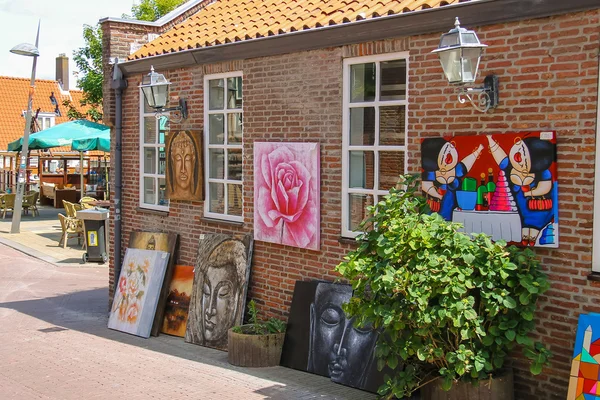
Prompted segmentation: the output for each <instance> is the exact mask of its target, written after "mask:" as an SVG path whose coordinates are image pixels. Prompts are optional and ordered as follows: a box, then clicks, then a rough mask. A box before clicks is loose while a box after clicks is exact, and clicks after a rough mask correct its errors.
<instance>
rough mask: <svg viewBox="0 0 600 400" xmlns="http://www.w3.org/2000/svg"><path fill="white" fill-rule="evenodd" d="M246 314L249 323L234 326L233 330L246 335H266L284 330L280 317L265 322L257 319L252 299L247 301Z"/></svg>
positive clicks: (283, 323) (254, 303)
mask: <svg viewBox="0 0 600 400" xmlns="http://www.w3.org/2000/svg"><path fill="white" fill-rule="evenodd" d="M248 316H249V317H250V318H249V320H250V323H249V324H246V325H242V326H234V327H233V332H235V333H244V334H247V335H266V334H270V333H283V332H285V328H286V325H285V322H283V321H282V320H280V319H277V318H271V319H269V320H268V321H265V322H262V321H259V320H258V310H257V309H256V302H255V301H254V300H250V302H249V303H248Z"/></svg>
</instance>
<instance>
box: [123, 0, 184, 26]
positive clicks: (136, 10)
mask: <svg viewBox="0 0 600 400" xmlns="http://www.w3.org/2000/svg"><path fill="white" fill-rule="evenodd" d="M186 1H187V0H141V1H140V3H139V4H135V3H134V4H133V6H132V7H131V13H132V18H135V19H139V20H142V21H156V20H157V19H159V18H160V17H162V16H164V15H165V14H168V13H169V12H171V11H172V10H174V9H175V8H177V7H179V6H180V5H181V4H183V3H185V2H186Z"/></svg>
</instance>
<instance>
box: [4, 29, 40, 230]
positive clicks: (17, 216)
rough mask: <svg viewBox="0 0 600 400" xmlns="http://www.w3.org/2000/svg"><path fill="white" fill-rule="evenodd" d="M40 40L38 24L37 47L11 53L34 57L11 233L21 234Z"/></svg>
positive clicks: (25, 46)
mask: <svg viewBox="0 0 600 400" xmlns="http://www.w3.org/2000/svg"><path fill="white" fill-rule="evenodd" d="M39 39H40V23H39V22H38V29H37V36H36V37H35V46H34V45H31V44H28V43H21V44H19V45H17V46H15V47H13V48H12V49H11V50H10V52H11V53H14V54H18V55H21V56H28V57H33V67H32V68H31V87H30V88H29V101H28V103H27V114H25V133H24V134H23V144H22V146H21V158H20V160H19V175H18V176H17V197H16V198H15V207H14V209H13V217H12V225H11V227H10V233H19V232H20V230H21V210H22V209H23V193H24V192H25V183H26V182H25V180H26V177H27V161H28V160H27V159H28V157H29V133H30V130H31V109H32V108H33V92H34V90H35V68H36V65H37V58H38V56H39V55H40V52H39V50H38V44H39Z"/></svg>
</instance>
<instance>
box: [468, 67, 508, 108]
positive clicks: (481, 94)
mask: <svg viewBox="0 0 600 400" xmlns="http://www.w3.org/2000/svg"><path fill="white" fill-rule="evenodd" d="M498 87H499V82H498V77H497V76H496V75H495V74H492V75H488V76H486V77H485V79H484V80H483V87H478V88H473V87H465V86H461V87H460V88H459V90H458V101H459V102H460V103H461V104H464V103H466V102H467V101H469V102H471V104H472V105H473V107H475V109H476V110H478V111H481V112H487V111H488V110H489V109H490V108H496V107H497V106H498V100H499V96H500V92H499V90H498Z"/></svg>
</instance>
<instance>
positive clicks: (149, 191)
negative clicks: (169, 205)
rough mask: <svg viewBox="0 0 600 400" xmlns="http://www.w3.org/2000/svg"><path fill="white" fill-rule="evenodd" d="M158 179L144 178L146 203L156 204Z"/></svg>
mask: <svg viewBox="0 0 600 400" xmlns="http://www.w3.org/2000/svg"><path fill="white" fill-rule="evenodd" d="M155 182H156V179H154V178H144V203H146V204H156V187H155V186H154V184H155Z"/></svg>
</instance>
